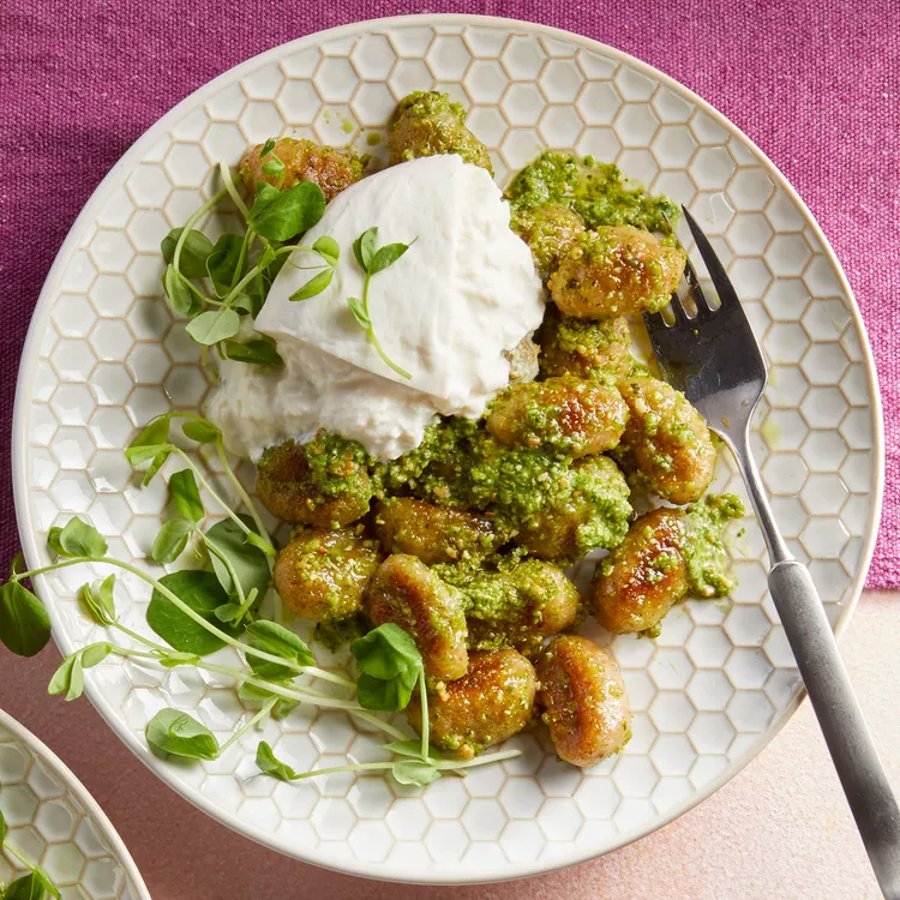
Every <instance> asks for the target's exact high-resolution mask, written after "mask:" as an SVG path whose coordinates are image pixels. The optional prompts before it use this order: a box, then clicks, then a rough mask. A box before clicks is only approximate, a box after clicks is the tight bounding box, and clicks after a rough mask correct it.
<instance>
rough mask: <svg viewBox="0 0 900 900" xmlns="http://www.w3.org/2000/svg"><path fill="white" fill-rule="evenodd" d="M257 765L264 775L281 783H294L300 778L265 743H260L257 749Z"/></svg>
mask: <svg viewBox="0 0 900 900" xmlns="http://www.w3.org/2000/svg"><path fill="white" fill-rule="evenodd" d="M256 765H258V766H259V770H260V772H262V773H263V774H264V775H271V776H272V778H277V779H278V780H279V781H294V780H295V779H296V778H298V777H299V776H298V774H297V772H295V771H294V770H293V769H292V768H291V767H290V766H289V765H288V764H287V763H285V762H282V761H281V760H280V759H278V757H277V756H275V752H274V751H273V750H272V748H271V747H270V746H269V745H268V744H267V743H266V742H265V741H260V742H259V746H258V747H257V748H256Z"/></svg>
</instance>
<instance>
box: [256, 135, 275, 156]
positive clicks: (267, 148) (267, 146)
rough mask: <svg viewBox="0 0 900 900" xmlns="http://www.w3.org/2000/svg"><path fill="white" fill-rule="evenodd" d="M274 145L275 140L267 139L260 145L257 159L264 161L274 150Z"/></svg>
mask: <svg viewBox="0 0 900 900" xmlns="http://www.w3.org/2000/svg"><path fill="white" fill-rule="evenodd" d="M275 143H276V141H275V138H271V137H270V138H268V139H267V140H266V142H265V143H264V144H263V145H262V150H260V151H259V158H260V159H264V158H265V157H267V156H268V155H269V154H270V153H271V152H272V151H273V150H274V149H275Z"/></svg>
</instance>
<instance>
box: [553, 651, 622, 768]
mask: <svg viewBox="0 0 900 900" xmlns="http://www.w3.org/2000/svg"><path fill="white" fill-rule="evenodd" d="M537 677H538V681H539V682H540V689H539V690H538V693H537V701H538V706H539V707H540V708H541V710H542V713H541V719H542V720H543V722H544V724H546V726H547V728H548V729H549V731H550V739H551V740H552V741H553V746H554V748H555V749H556V753H557V755H558V756H559V757H560V759H564V760H565V761H566V762H569V763H572V765H573V766H581V767H586V766H593V765H594V764H595V763H598V762H600V760H602V759H606V757H607V756H611V755H612V754H613V753H618V752H619V751H620V750H621V749H622V747H623V746H624V745H625V744H626V743H627V741H628V739H629V738H630V737H631V709H630V707H629V705H628V696H627V694H626V692H625V683H624V682H623V681H622V676H621V673H620V672H619V666H618V664H617V663H616V661H615V660H614V659H613V658H612V656H611V655H610V653H609V652H608V651H606V650H604V649H603V648H602V647H598V646H597V645H596V644H595V643H594V642H593V641H589V640H588V639H587V638H584V637H579V636H577V635H561V636H560V637H557V638H554V639H553V641H552V642H551V643H550V645H549V647H547V649H546V651H544V653H543V655H542V656H541V658H540V659H539V660H538V663H537Z"/></svg>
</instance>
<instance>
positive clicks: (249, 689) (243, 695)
mask: <svg viewBox="0 0 900 900" xmlns="http://www.w3.org/2000/svg"><path fill="white" fill-rule="evenodd" d="M273 697H275V698H277V700H278V702H277V703H276V704H275V705H274V706H273V707H272V718H273V719H283V718H284V717H285V716H287V715H288V714H289V713H291V712H293V711H294V710H295V709H296V708H297V707H298V706H299V705H300V701H299V700H292V699H289V698H288V697H280V696H279V695H278V694H273V693H272V692H271V691H267V690H264V689H263V688H259V687H256V686H255V685H253V684H247V683H246V682H244V684H242V685H241V686H240V687H239V688H238V698H239V699H241V700H242V701H243V702H244V703H245V704H246V705H247V706H249V707H250V708H251V709H259V708H261V707H263V706H265V704H266V703H268V702H269V701H270V700H271V699H272V698H273Z"/></svg>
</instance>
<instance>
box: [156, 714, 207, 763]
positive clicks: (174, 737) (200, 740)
mask: <svg viewBox="0 0 900 900" xmlns="http://www.w3.org/2000/svg"><path fill="white" fill-rule="evenodd" d="M144 735H145V737H146V738H147V743H148V744H149V745H150V749H151V750H153V752H154V753H156V754H157V755H161V756H163V758H165V757H167V756H179V757H182V758H183V759H215V758H216V757H217V756H218V755H219V742H218V741H217V740H216V737H215V735H214V734H213V733H212V732H211V731H210V730H209V729H208V728H207V727H206V726H205V725H204V724H202V723H201V722H198V721H197V720H196V719H194V718H193V717H191V716H189V715H188V714H187V713H186V712H182V711H181V710H178V709H171V708H168V707H167V708H166V709H161V710H160V711H159V712H158V713H157V714H156V715H155V716H154V717H153V718H152V719H151V720H150V721H149V722H148V723H147V727H146V729H145V730H144Z"/></svg>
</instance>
